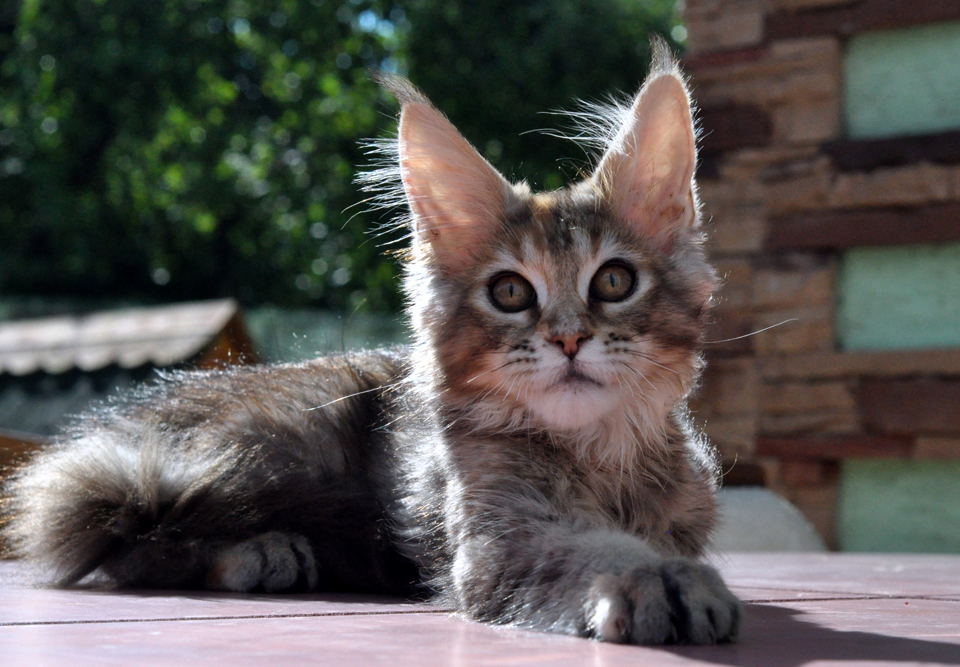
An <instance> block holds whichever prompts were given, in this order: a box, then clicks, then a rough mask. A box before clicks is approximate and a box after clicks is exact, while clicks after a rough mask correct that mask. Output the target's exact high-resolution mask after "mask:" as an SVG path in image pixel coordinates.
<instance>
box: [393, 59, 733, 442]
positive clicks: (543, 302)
mask: <svg viewBox="0 0 960 667" xmlns="http://www.w3.org/2000/svg"><path fill="white" fill-rule="evenodd" d="M408 86H409V84H405V83H403V82H400V83H398V84H395V86H394V90H395V92H396V93H398V97H400V99H401V101H402V103H403V111H402V114H401V123H400V137H399V158H400V160H399V161H400V172H401V174H400V175H401V177H402V180H403V185H404V190H405V195H406V198H407V201H408V203H409V205H410V209H411V213H412V227H413V234H412V236H413V249H412V252H411V257H412V259H411V262H410V265H409V266H408V278H407V282H406V289H407V292H408V296H409V298H410V300H411V311H412V315H413V320H414V326H415V328H416V330H417V333H418V335H419V336H420V339H421V342H422V343H423V344H424V345H425V346H426V347H428V348H429V349H430V352H431V356H432V357H433V358H434V359H435V361H436V363H437V364H438V365H439V371H440V373H439V375H440V377H439V378H437V386H438V388H439V389H440V391H441V399H442V400H445V401H447V403H448V404H452V405H455V406H457V407H459V408H461V409H467V410H468V411H470V412H471V415H472V416H473V417H474V418H476V419H479V420H480V421H484V422H487V423H489V424H490V425H492V426H495V425H498V424H501V425H502V424H506V423H511V424H514V425H521V424H522V425H529V426H535V427H539V428H544V429H547V430H551V431H575V430H578V429H583V428H589V427H591V426H592V425H595V424H597V423H600V422H602V421H603V420H605V419H608V418H610V417H611V416H614V417H616V416H620V417H625V418H626V419H628V420H630V421H632V422H633V423H637V424H641V423H647V424H657V425H658V426H657V427H658V428H662V424H663V423H664V419H665V415H666V413H667V412H669V410H671V409H673V408H674V407H675V406H676V404H677V402H678V401H679V400H680V399H682V398H683V397H684V396H685V395H686V393H687V391H688V390H689V388H690V385H691V384H692V381H693V379H694V378H695V376H696V372H697V367H698V358H697V353H698V349H699V346H700V344H701V332H702V330H703V325H704V318H705V313H706V311H707V310H708V307H709V303H710V298H711V297H710V295H711V293H712V291H713V289H714V287H715V285H716V275H715V273H714V271H713V269H712V268H711V267H710V266H709V265H708V264H707V262H706V260H705V258H704V255H703V252H702V249H701V247H700V244H701V234H700V232H699V230H698V225H699V217H698V210H697V201H696V192H695V187H694V184H693V169H694V164H695V161H696V155H695V147H694V130H693V126H692V122H691V112H690V106H689V100H688V97H687V93H686V89H685V87H684V84H683V82H682V79H681V78H680V77H679V75H678V70H677V68H676V65H675V64H674V63H673V61H672V60H671V59H670V57H669V55H667V54H664V53H661V54H659V61H658V62H657V63H655V67H654V70H653V71H652V73H651V75H650V77H649V78H648V80H647V82H646V83H645V85H644V87H643V89H642V90H641V92H640V93H639V94H638V95H637V97H636V99H635V100H634V101H633V104H632V105H631V106H629V107H626V106H624V107H623V108H618V109H615V110H612V111H610V112H609V113H610V114H611V116H612V117H613V118H612V120H611V119H608V120H610V122H609V123H608V124H609V125H610V128H609V130H610V131H609V136H607V137H605V140H606V142H607V150H606V152H605V153H604V155H603V157H602V159H601V160H600V162H599V165H598V166H597V168H596V170H595V172H594V173H593V175H592V176H590V177H589V178H588V179H586V180H584V181H582V182H580V183H577V184H574V185H572V186H570V187H569V188H565V189H563V190H559V191H556V192H552V193H544V194H537V195H534V194H531V193H530V192H529V189H528V188H527V187H526V186H525V185H523V184H520V185H511V184H509V183H508V182H507V181H506V180H505V179H504V178H503V177H502V176H501V175H500V174H499V173H497V172H496V170H494V169H493V168H492V167H491V166H490V165H489V164H488V163H487V162H486V161H485V160H483V158H482V157H480V155H479V154H478V153H477V152H476V151H475V150H474V149H473V148H472V147H471V146H470V145H469V143H467V141H466V140H465V139H464V138H463V137H462V136H461V135H460V134H459V133H458V132H457V131H456V129H455V128H453V126H452V125H451V124H450V123H449V121H447V120H446V118H445V117H443V115H442V114H440V113H439V112H438V111H437V110H436V109H435V108H433V106H432V105H430V103H429V102H428V101H427V100H426V98H424V97H423V96H422V95H420V94H419V93H418V92H417V91H415V90H413V89H412V88H410V87H408Z"/></svg>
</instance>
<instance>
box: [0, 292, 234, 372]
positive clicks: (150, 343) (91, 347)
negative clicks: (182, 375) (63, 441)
mask: <svg viewBox="0 0 960 667" xmlns="http://www.w3.org/2000/svg"><path fill="white" fill-rule="evenodd" d="M237 311H238V306H237V303H236V302H235V301H234V300H232V299H224V300H220V301H200V302H196V303H186V304H177V305H172V306H157V307H151V308H128V309H124V310H116V311H108V312H101V313H92V314H89V315H82V316H63V317H50V318H44V319H35V320H19V321H13V322H2V323H0V374H2V373H9V374H12V375H27V374H30V373H35V372H38V371H42V372H45V373H52V374H57V373H64V372H66V371H69V370H72V369H78V370H81V371H95V370H99V369H101V368H105V367H107V366H110V365H117V366H120V367H121V368H137V367H139V366H143V365H145V364H152V365H154V366H161V367H162V366H170V365H172V364H177V363H180V362H182V361H186V360H187V359H190V358H191V357H193V356H194V355H196V354H197V353H199V352H200V351H201V350H203V348H204V347H206V346H207V345H208V344H210V343H211V342H212V341H213V340H214V339H215V338H216V336H217V334H219V333H220V332H221V331H222V330H223V329H224V327H225V326H227V324H228V323H229V322H230V320H231V318H233V317H234V316H235V315H236V314H237Z"/></svg>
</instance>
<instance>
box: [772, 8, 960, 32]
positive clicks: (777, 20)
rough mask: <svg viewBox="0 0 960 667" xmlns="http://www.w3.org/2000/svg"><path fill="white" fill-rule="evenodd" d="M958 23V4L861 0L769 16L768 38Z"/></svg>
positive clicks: (959, 13)
mask: <svg viewBox="0 0 960 667" xmlns="http://www.w3.org/2000/svg"><path fill="white" fill-rule="evenodd" d="M958 20H960V2H957V0H919V1H913V2H904V0H861V1H860V2H857V3H855V4H851V5H844V6H840V7H823V8H820V9H808V10H802V11H789V10H783V11H778V12H774V13H772V14H770V15H768V16H767V19H766V26H765V38H766V39H767V40H774V39H794V38H797V37H812V36H816V35H839V36H849V35H856V34H858V33H861V32H868V31H871V30H887V29H891V28H907V27H910V26H915V25H925V24H928V23H939V22H942V21H958Z"/></svg>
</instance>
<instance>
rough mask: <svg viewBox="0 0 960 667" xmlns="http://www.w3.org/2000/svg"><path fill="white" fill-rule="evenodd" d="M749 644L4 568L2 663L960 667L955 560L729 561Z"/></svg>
mask: <svg viewBox="0 0 960 667" xmlns="http://www.w3.org/2000/svg"><path fill="white" fill-rule="evenodd" d="M717 564H718V566H719V567H720V568H721V570H722V571H723V573H724V575H725V577H726V578H727V581H728V582H729V583H730V585H731V587H732V588H733V590H734V592H736V593H737V594H738V595H739V596H740V597H741V599H743V600H744V603H745V605H744V607H745V611H746V618H745V621H744V625H743V629H742V632H741V636H740V641H739V642H738V643H736V644H733V645H725V646H711V647H657V648H648V647H637V646H614V645H607V644H600V643H597V642H592V641H587V640H584V639H577V638H572V637H557V636H552V635H545V634H539V633H534V632H526V631H520V630H514V629H511V628H502V627H490V626H484V625H479V624H476V623H470V622H465V621H462V620H460V619H458V618H456V617H455V616H453V615H452V614H450V613H449V611H447V610H444V609H439V608H436V607H432V606H430V605H426V604H417V603H410V602H405V601H402V600H393V599H388V598H374V597H365V596H344V595H290V596H276V595H274V596H270V595H227V594H211V593H197V592H184V593H169V592H162V593H158V592H153V591H134V592H120V593H116V592H114V593H103V592H94V591H85V590H71V591H56V590H41V589H34V588H29V587H25V586H23V585H21V584H19V583H18V582H17V574H18V572H17V566H16V564H14V563H3V564H0V667H14V666H16V667H19V666H21V665H23V666H30V667H34V666H38V665H43V666H46V665H50V666H61V665H62V666H65V667H84V666H86V665H124V666H127V665H136V666H138V667H139V666H141V665H143V666H147V665H205V666H206V665H211V666H215V665H229V666H230V667H240V666H244V665H268V666H269V667H287V666H288V665H291V666H292V665H324V666H326V665H344V666H352V665H390V666H391V667H405V666H408V665H409V666H415V667H431V666H433V665H451V666H458V667H459V666H469V665H484V666H494V665H496V666H501V665H549V666H554V665H556V666H564V665H578V666H579V665H588V666H590V667H602V666H607V665H610V666H617V665H643V666H656V665H718V666H719V665H744V666H749V667H800V666H801V665H803V666H807V665H823V666H826V665H843V666H847V665H850V666H852V665H885V666H886V667H890V666H892V665H907V664H910V665H916V664H940V665H960V556H919V555H901V554H897V555H854V554H731V555H728V556H726V557H725V558H723V559H719V560H718V561H717Z"/></svg>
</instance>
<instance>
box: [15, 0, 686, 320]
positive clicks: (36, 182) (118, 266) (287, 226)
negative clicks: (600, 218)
mask: <svg viewBox="0 0 960 667" xmlns="http://www.w3.org/2000/svg"><path fill="white" fill-rule="evenodd" d="M678 26H679V15H678V14H677V12H676V7H675V3H674V0H655V1H652V2H635V1H633V2H631V1H629V0H593V1H589V0H561V1H548V0H542V1H535V2H506V1H500V0H490V1H480V2H450V1H445V0H409V1H405V2H368V1H366V0H344V1H342V2H339V1H337V0H279V1H278V0H271V1H270V2H266V1H261V0H164V1H162V2H151V3H144V2H140V1H139V0H109V1H106V0H9V1H8V2H5V3H3V7H2V8H0V95H2V96H0V100H2V101H0V235H2V238H3V243H2V247H0V253H2V254H0V295H2V297H3V299H4V301H5V303H4V304H3V308H5V309H6V313H8V314H9V315H16V316H20V315H24V314H29V313H31V311H33V312H36V311H38V310H41V309H44V308H56V309H61V308H63V307H66V305H67V303H68V302H69V301H71V300H75V301H76V302H77V307H87V306H89V305H93V304H94V303H99V304H103V303H109V302H117V301H126V302H131V303H163V302H171V301H185V300H196V299H210V298H221V297H232V298H235V299H237V300H239V302H240V303H241V304H242V305H243V306H245V307H247V308H256V307H260V306H265V305H271V306H277V307H281V308H318V309H327V310H335V311H344V312H346V311H349V312H353V311H364V312H377V313H392V312H396V311H397V310H398V308H399V307H400V301H399V297H398V295H397V285H396V280H395V277H396V266H395V263H394V261H393V260H392V258H391V257H390V256H389V255H388V254H387V255H385V254H384V253H383V252H382V248H381V245H382V244H383V243H384V242H387V243H389V241H390V239H389V238H387V239H382V238H374V237H373V236H372V235H371V234H370V232H371V230H372V229H375V228H376V226H377V224H378V223H379V222H382V221H383V219H382V216H380V215H378V214H371V213H369V212H368V211H367V210H366V207H365V206H364V205H363V203H362V202H361V200H362V199H363V195H362V194H361V193H359V192H358V189H357V188H356V186H354V184H353V178H354V176H355V174H356V170H357V169H358V168H360V169H362V168H363V167H364V166H365V165H369V163H370V161H371V160H370V157H369V156H367V155H365V154H364V151H363V149H362V143H363V142H364V141H366V140H369V139H371V138H374V137H378V136H384V135H386V134H388V133H389V132H391V130H392V129H393V127H394V116H395V112H396V107H395V103H394V102H393V101H392V100H390V99H388V98H387V97H386V96H385V94H384V93H383V92H382V91H380V90H379V89H378V87H377V85H376V84H375V83H374V82H373V81H372V80H371V76H370V75H371V73H372V72H376V71H378V70H386V71H390V72H399V73H401V74H404V75H407V76H409V77H411V78H412V79H413V80H414V81H416V83H417V84H418V85H419V86H420V87H421V88H422V89H423V90H424V91H426V93H427V94H428V95H429V96H430V97H431V98H432V99H433V100H434V101H435V103H436V104H437V105H438V106H439V107H441V108H442V109H443V110H444V111H445V112H446V113H447V114H448V115H449V116H450V118H451V119H452V120H453V122H454V123H455V124H456V125H457V126H458V127H459V128H460V129H461V130H462V131H463V132H464V133H465V134H466V135H467V136H468V137H469V138H470V140H471V141H472V142H473V143H474V144H475V145H476V146H477V147H478V148H479V149H480V150H481V151H483V152H484V154H485V155H486V156H487V157H488V158H489V159H490V160H491V161H492V162H494V163H495V164H496V165H497V166H498V167H499V168H500V169H501V170H502V171H503V172H504V173H505V174H507V175H508V176H511V177H514V178H517V179H519V178H526V179H528V180H529V181H530V182H531V183H532V184H535V185H536V186H537V187H540V188H556V187H559V186H560V185H561V184H563V183H564V182H565V181H567V180H568V179H569V178H570V177H572V176H574V175H576V173H577V169H578V168H579V167H580V166H582V165H583V164H584V162H585V159H584V157H585V156H584V155H583V154H582V152H579V151H578V149H576V148H575V147H574V146H573V145H566V144H565V142H563V141H560V140H558V139H552V138H548V137H545V136H544V135H543V134H542V133H538V132H536V130H537V129H539V128H543V127H555V126H556V125H557V121H556V119H555V118H552V117H549V116H545V115H543V112H544V111H550V110H556V109H560V108H570V107H571V105H572V104H573V102H574V100H575V99H576V98H586V99H597V98H600V97H601V96H603V95H606V94H608V93H610V92H611V91H618V90H624V91H632V90H634V89H635V88H636V86H637V85H638V83H639V82H640V81H642V78H643V75H644V73H645V69H646V65H647V62H648V60H647V59H648V46H647V44H648V34H649V33H650V32H651V31H655V32H658V33H661V34H664V35H667V36H668V38H669V37H670V35H671V34H672V31H674V30H675V31H677V34H678V35H682V32H680V31H681V30H682V29H681V28H679V27H678ZM570 156H572V157H573V158H574V159H573V160H567V161H563V158H569V157H570Z"/></svg>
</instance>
